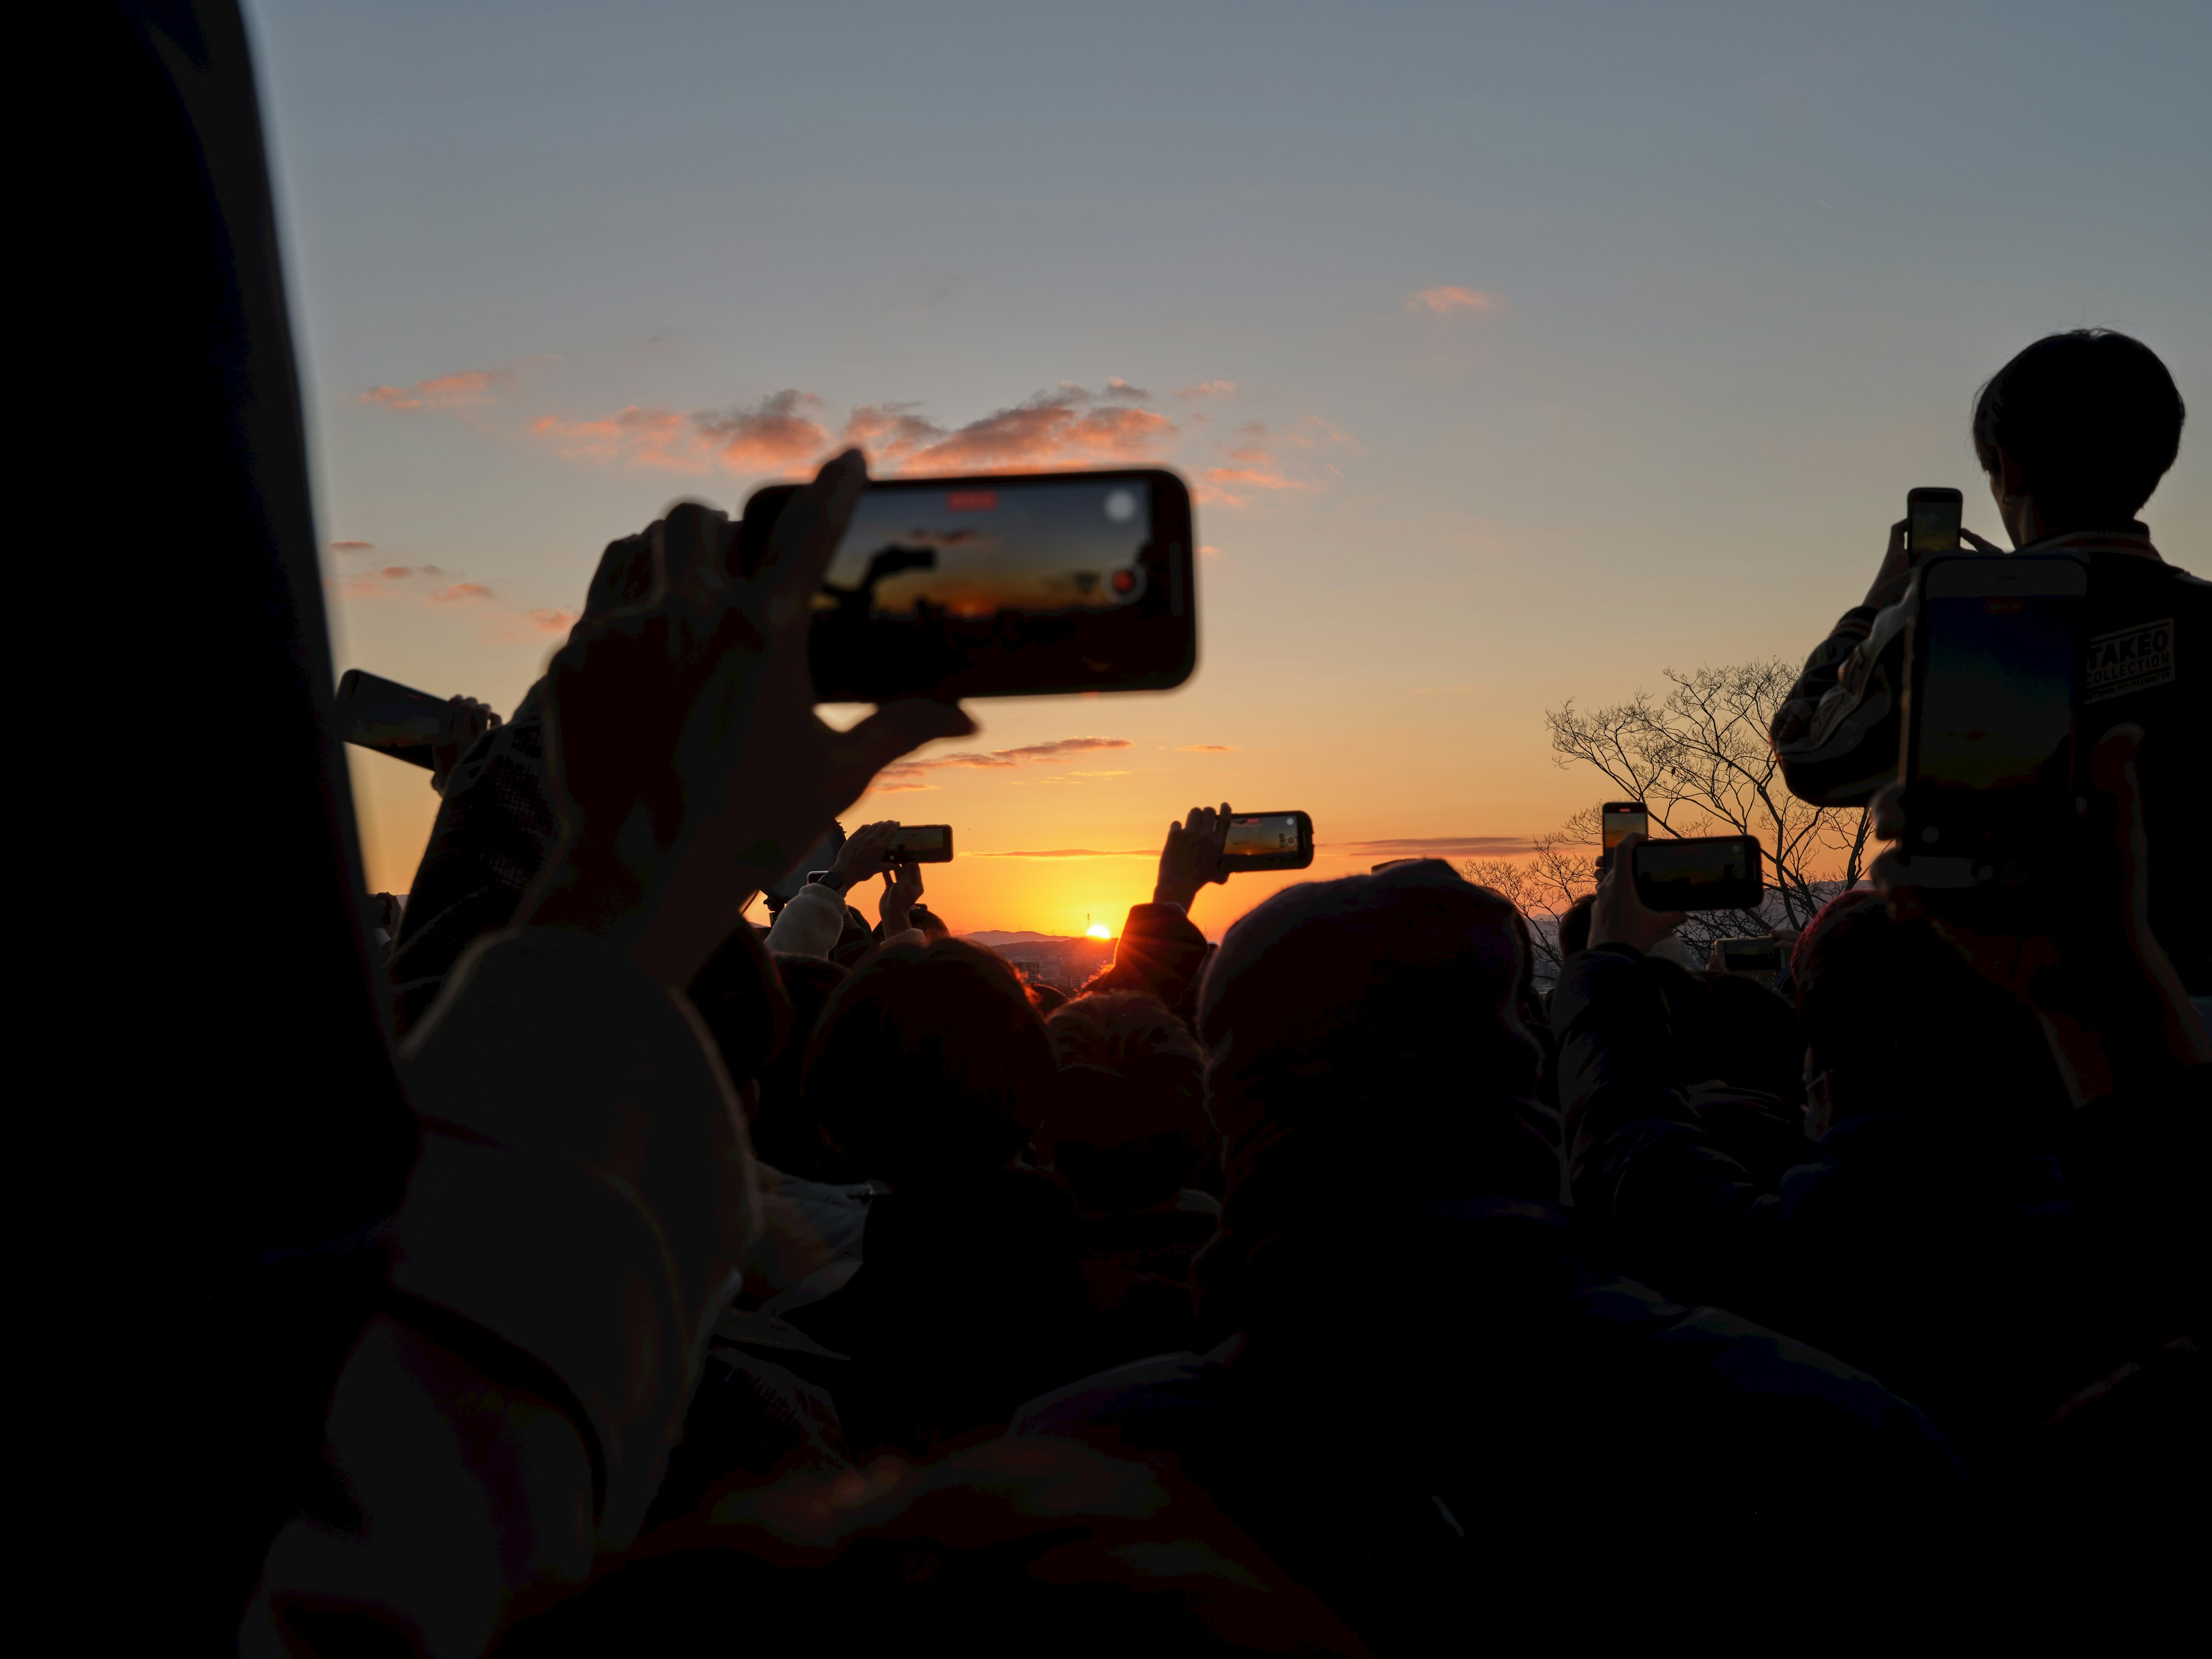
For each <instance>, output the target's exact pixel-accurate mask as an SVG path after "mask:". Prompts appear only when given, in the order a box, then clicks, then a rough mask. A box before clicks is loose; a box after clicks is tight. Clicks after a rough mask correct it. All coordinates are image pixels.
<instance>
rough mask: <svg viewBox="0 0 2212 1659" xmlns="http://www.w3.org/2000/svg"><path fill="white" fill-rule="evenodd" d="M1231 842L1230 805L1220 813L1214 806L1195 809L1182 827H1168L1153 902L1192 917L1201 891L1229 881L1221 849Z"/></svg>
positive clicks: (1196, 807) (1171, 825) (1172, 824)
mask: <svg viewBox="0 0 2212 1659" xmlns="http://www.w3.org/2000/svg"><path fill="white" fill-rule="evenodd" d="M1228 839H1229V803H1228V802H1226V801H1224V802H1223V803H1222V804H1221V810H1220V811H1218V812H1217V811H1214V810H1213V808H1212V807H1211V806H1194V807H1192V808H1191V809H1190V816H1189V817H1188V818H1185V819H1184V820H1183V821H1182V823H1170V824H1169V825H1168V836H1167V840H1166V841H1165V842H1164V843H1163V844H1162V846H1161V848H1160V872H1159V879H1158V881H1157V882H1156V883H1155V884H1153V887H1152V902H1153V903H1155V904H1172V905H1174V906H1175V907H1176V908H1177V909H1179V910H1181V911H1182V912H1183V913H1184V914H1185V915H1188V914H1189V911H1190V907H1191V905H1192V904H1193V903H1194V902H1196V901H1197V898H1198V890H1199V889H1200V888H1201V887H1206V886H1209V885H1212V884H1218V883H1220V882H1225V881H1227V880H1228V879H1229V872H1227V871H1225V870H1224V869H1223V868H1222V867H1221V848H1222V846H1223V843H1225V842H1226V841H1227V840H1228Z"/></svg>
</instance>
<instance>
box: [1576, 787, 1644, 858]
mask: <svg viewBox="0 0 2212 1659" xmlns="http://www.w3.org/2000/svg"><path fill="white" fill-rule="evenodd" d="M1598 822H1599V824H1600V825H1601V835H1602V836H1603V838H1604V841H1603V845H1602V847H1601V849H1600V850H1601V851H1602V852H1603V853H1604V854H1605V855H1606V857H1607V859H1608V860H1610V859H1611V858H1612V857H1613V848H1616V847H1618V846H1620V838H1621V837H1622V836H1648V835H1650V833H1651V815H1650V813H1648V812H1646V811H1644V803H1643V802H1642V801H1640V800H1609V801H1607V802H1606V804H1605V805H1603V806H1601V807H1600V808H1599V809H1598ZM1583 844H1584V845H1585V846H1587V845H1588V844H1589V843H1588V842H1584V843H1583Z"/></svg>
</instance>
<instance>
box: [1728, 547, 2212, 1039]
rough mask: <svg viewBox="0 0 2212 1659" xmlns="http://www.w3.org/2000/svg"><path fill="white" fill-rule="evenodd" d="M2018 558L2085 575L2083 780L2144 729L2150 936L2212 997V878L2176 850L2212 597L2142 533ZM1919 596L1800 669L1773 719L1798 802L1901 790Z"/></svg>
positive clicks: (1850, 628)
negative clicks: (1909, 627)
mask: <svg viewBox="0 0 2212 1659" xmlns="http://www.w3.org/2000/svg"><path fill="white" fill-rule="evenodd" d="M2021 551H2022V552H2024V553H2026V552H2033V553H2065V554H2070V555H2073V556H2077V557H2079V558H2081V559H2082V560H2083V561H2084V562H2086V563H2087V565H2088V568H2089V593H2088V601H2087V617H2086V620H2085V623H2084V628H2083V633H2084V635H2085V639H2084V644H2083V650H2084V653H2085V655H2084V660H2083V664H2082V684H2081V724H2080V744H2079V748H2078V750H2077V757H2076V763H2077V770H2078V771H2079V772H2080V774H2081V777H2082V778H2083V779H2084V780H2086V778H2087V767H2088V755H2089V750H2090V749H2091V748H2092V747H2093V745H2094V744H2095V743H2096V741H2097V739H2098V738H2101V737H2102V736H2104V734H2105V733H2106V732H2108V731H2110V730H2111V729H2112V727H2113V726H2118V725H2121V724H2124V723H2132V724H2135V725H2137V726H2142V728H2143V732H2144V740H2143V747H2142V754H2141V755H2140V756H2139V757H2138V758H2137V760H2136V770H2137V773H2138V775H2140V777H2141V778H2142V791H2143V814H2144V829H2145V831H2146V834H2147V836H2148V840H2149V843H2150V848H2151V853H2152V858H2151V877H2150V879H2151V901H2150V914H2151V927H2152V931H2153V932H2154V933H2156V934H2157V936H2158V940H2159V943H2160V945H2163V946H2164V947H2165V949H2166V954H2167V955H2168V956H2170V957H2172V959H2173V964H2174V966H2175V967H2176V968H2177V969H2179V971H2180V974H2181V978H2182V982H2183V983H2184V984H2185V985H2186V986H2187V987H2189V989H2190V990H2191V993H2192V994H2196V995H2197V996H2205V995H2212V878H2208V877H2207V876H2206V874H2205V872H2204V867H2203V861H2202V860H2194V859H2190V858H2188V857H2187V856H2186V855H2185V854H2183V853H2182V852H2180V851H2179V849H2182V848H2188V847H2190V846H2191V845H2192V844H2193V842H2195V840H2196V837H2197V823H2196V819H2197V817H2198V816H2199V812H2198V807H2197V803H2198V801H2199V800H2200V799H2202V798H2203V793H2204V785H2203V753H2204V746H2205V742H2206V738H2205V733H2206V732H2207V731H2208V729H2212V653H2208V652H2207V650H2206V649H2205V647H2204V646H2203V641H2205V640H2207V639H2208V638H2212V583H2208V582H2205V581H2203V580H2199V579H2198V578H2197V577H2195V576H2192V575H2191V574H2189V573H2188V572H2187V571H2185V570H2183V569H2180V568H2178V567H2176V566H2173V565H2170V564H2166V563H2164V562H2161V561H2160V558H2159V556H2158V555H2157V552H2156V550H2155V549H2154V548H2153V547H2152V545H2151V542H2150V537H2149V534H2148V532H2146V531H2145V530H2144V528H2143V526H2142V525H2140V524H2131V525H2130V526H2127V528H2126V529H2124V530H2122V531H2112V532H2083V533H2081V534H2074V535H2064V536H2053V537H2051V538H2046V539H2045V540H2043V541H2040V542H2037V543H2034V544H2032V545H2031V546H2029V547H2026V548H2022V549H2021ZM1915 605H1917V590H1915V591H1914V592H1908V593H1907V594H1906V596H1905V599H1903V600H1902V601H1900V602H1899V603H1898V604H1897V605H1892V606H1890V607H1889V608H1888V609H1887V610H1886V611H1879V612H1877V611H1872V610H1870V609H1869V608H1868V607H1866V606H1864V605H1857V606H1854V607H1853V608H1852V609H1850V610H1849V611H1845V612H1844V614H1843V617H1841V619H1840V620H1838V623H1836V626H1835V628H1834V629H1833V630H1832V632H1831V633H1830V635H1829V636H1828V637H1827V638H1826V639H1825V640H1823V641H1821V642H1820V644H1819V645H1818V646H1816V647H1814V651H1813V654H1812V655H1811V656H1809V657H1808V658H1807V659H1805V667H1804V671H1802V673H1801V674H1800V675H1799V676H1798V678H1797V684H1796V686H1795V687H1794V688H1793V689H1792V690H1791V691H1790V696H1789V698H1788V699H1787V700H1786V701H1785V702H1784V703H1783V705H1782V707H1781V708H1780V709H1779V710H1778V711H1777V713H1776V714H1775V716H1774V722H1773V726H1772V728H1771V738H1772V741H1773V744H1774V754H1775V757H1776V759H1777V760H1778V761H1779V762H1780V763H1781V765H1782V775H1783V777H1784V781H1787V782H1788V784H1789V786H1790V793H1792V794H1794V795H1796V797H1797V798H1798V799H1800V800H1807V801H1812V802H1814V803H1815V804H1818V805H1831V806H1856V805H1863V804H1864V803H1865V802H1866V800H1867V799H1868V798H1869V797H1870V796H1871V795H1872V794H1873V793H1874V792H1875V790H1877V789H1879V788H1881V787H1882V786H1883V785H1884V784H1886V783H1888V782H1891V781H1893V780H1894V779H1895V778H1896V776H1897V757H1898V753H1899V731H1900V726H1901V713H1900V711H1901V708H1902V703H1903V696H1904V690H1905V623H1906V621H1907V619H1908V618H1909V617H1910V616H1911V612H1912V611H1913V609H1914V607H1915Z"/></svg>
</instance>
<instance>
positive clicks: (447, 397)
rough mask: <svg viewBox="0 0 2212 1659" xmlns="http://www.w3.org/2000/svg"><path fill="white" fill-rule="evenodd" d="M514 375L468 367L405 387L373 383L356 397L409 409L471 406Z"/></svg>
mask: <svg viewBox="0 0 2212 1659" xmlns="http://www.w3.org/2000/svg"><path fill="white" fill-rule="evenodd" d="M512 378H513V377H512V376H510V375H508V374H506V373H504V372H503V371H501V370H500V369H495V368H466V369H463V370H462V371H461V372H460V373H459V374H440V375H436V376H435V377H433V378H432V379H430V380H417V381H416V383H415V384H414V385H413V386H407V387H404V388H402V387H399V386H371V387H369V389H368V391H366V392H362V394H361V396H360V398H358V399H357V400H356V401H358V402H361V403H364V404H374V405H376V406H377V407H379V408H380V409H391V410H401V411H403V412H404V411H409V410H422V409H471V408H473V407H475V406H476V405H477V404H487V403H489V402H490V401H491V400H492V398H494V397H495V395H496V394H497V393H498V392H500V391H501V390H503V389H504V388H505V387H506V386H507V384H508V383H509V381H510V380H511V379H512Z"/></svg>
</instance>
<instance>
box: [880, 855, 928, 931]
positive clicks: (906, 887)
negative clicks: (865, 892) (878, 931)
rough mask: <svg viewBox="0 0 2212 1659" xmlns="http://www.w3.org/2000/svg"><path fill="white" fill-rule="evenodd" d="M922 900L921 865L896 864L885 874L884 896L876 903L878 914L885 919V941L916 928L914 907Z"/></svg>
mask: <svg viewBox="0 0 2212 1659" xmlns="http://www.w3.org/2000/svg"><path fill="white" fill-rule="evenodd" d="M919 902H921V866H920V865H918V864H905V863H900V864H894V865H892V866H890V868H889V869H887V870H885V871H884V896H883V897H882V898H880V899H878V901H877V902H876V914H877V915H878V916H880V917H881V918H883V924H884V938H885V939H889V938H890V936H891V935H892V934H893V933H903V932H904V931H905V930H906V929H907V928H908V927H913V926H914V914H913V913H914V907H915V905H916V904H918V903H919Z"/></svg>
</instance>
